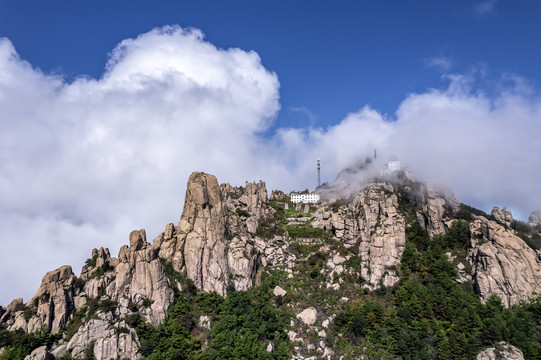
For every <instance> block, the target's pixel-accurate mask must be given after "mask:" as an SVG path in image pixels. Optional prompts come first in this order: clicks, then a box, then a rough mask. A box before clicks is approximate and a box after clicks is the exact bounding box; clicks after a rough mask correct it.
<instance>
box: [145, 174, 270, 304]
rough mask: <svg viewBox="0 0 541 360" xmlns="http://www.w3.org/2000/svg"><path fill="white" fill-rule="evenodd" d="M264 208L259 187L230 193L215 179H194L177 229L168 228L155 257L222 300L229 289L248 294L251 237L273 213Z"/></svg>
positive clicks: (253, 252) (252, 263)
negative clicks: (261, 222)
mask: <svg viewBox="0 0 541 360" xmlns="http://www.w3.org/2000/svg"><path fill="white" fill-rule="evenodd" d="M266 202H267V190H266V187H265V183H264V182H262V181H260V182H259V183H249V182H247V183H246V187H245V188H234V187H232V186H230V185H229V184H222V185H221V186H219V185H218V181H217V179H216V177H214V176H213V175H209V174H205V173H197V172H196V173H192V174H191V175H190V178H189V180H188V186H187V190H186V197H185V203H184V210H183V212H182V216H181V219H180V223H179V225H178V227H176V228H175V227H173V226H172V225H168V226H167V228H166V231H165V232H164V233H163V234H162V235H160V236H159V237H158V238H157V239H155V242H154V244H155V247H157V248H159V256H160V257H162V258H164V259H167V260H168V261H171V263H172V264H173V268H174V269H175V270H177V271H180V272H183V273H185V274H186V276H187V277H188V278H189V279H191V280H192V281H193V282H194V284H195V285H196V286H197V287H199V288H201V289H203V290H205V291H216V292H217V293H218V294H221V295H225V294H226V293H227V288H228V286H229V285H230V284H231V285H232V286H234V287H235V289H237V290H246V289H249V288H250V287H251V286H252V283H253V278H254V276H255V271H256V268H257V264H258V261H257V254H256V250H255V248H254V241H253V239H252V237H251V235H250V234H251V233H254V232H256V230H257V226H258V223H259V221H260V220H261V219H266V218H268V217H269V216H272V214H273V212H274V209H272V208H271V207H269V206H267V205H266Z"/></svg>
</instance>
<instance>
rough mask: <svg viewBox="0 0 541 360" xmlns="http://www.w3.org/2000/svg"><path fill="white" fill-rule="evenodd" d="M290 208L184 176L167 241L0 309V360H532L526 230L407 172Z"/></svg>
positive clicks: (51, 283) (197, 175)
mask: <svg viewBox="0 0 541 360" xmlns="http://www.w3.org/2000/svg"><path fill="white" fill-rule="evenodd" d="M353 185H354V186H352V184H351V183H348V186H347V189H348V190H347V191H345V190H344V189H345V187H344V186H343V179H342V180H341V183H340V185H336V186H335V185H333V184H327V185H326V186H325V187H322V188H320V189H318V190H316V191H317V192H318V193H319V194H320V196H321V200H320V201H318V202H316V203H308V204H295V203H292V202H291V201H290V198H289V196H288V195H287V194H286V193H284V192H283V191H280V190H275V191H272V192H271V194H270V195H269V194H268V192H267V188H266V185H265V183H264V182H262V181H259V182H246V184H245V186H239V187H235V186H232V185H230V184H219V182H218V180H217V179H216V177H215V176H213V175H210V174H206V173H201V172H194V173H192V174H191V175H190V177H189V179H188V184H187V188H186V196H185V203H184V208H183V210H182V213H181V215H180V221H179V222H178V224H177V225H175V224H173V223H169V224H166V225H165V227H164V232H163V233H161V234H159V235H158V236H156V237H155V238H154V239H153V241H152V243H150V242H149V241H148V240H147V234H146V231H145V230H144V229H140V230H134V231H132V232H131V233H130V234H129V236H128V237H127V245H125V246H123V247H122V248H121V249H120V251H119V253H118V256H117V257H112V256H111V254H110V252H109V250H108V249H104V248H100V249H94V250H92V252H91V254H90V257H89V258H88V260H87V261H86V263H85V265H84V266H83V268H82V271H81V274H80V275H79V276H76V275H75V274H74V273H73V270H72V268H71V267H70V266H63V267H61V268H59V269H57V270H53V271H50V272H48V273H47V274H45V276H44V277H43V280H42V283H41V285H40V287H39V289H38V290H37V292H36V294H35V295H34V297H32V299H30V300H29V301H28V302H26V303H24V302H23V299H20V298H19V299H15V300H13V301H12V302H11V303H10V304H9V305H7V306H5V307H0V359H27V360H29V359H36V360H38V359H39V360H43V359H97V360H101V359H120V358H121V359H145V358H148V359H313V360H315V359H499V358H509V359H511V358H512V359H523V358H524V359H538V358H540V357H541V345H540V344H539V341H538V339H539V338H540V336H541V331H540V329H541V316H540V315H539V314H541V297H540V295H539V294H540V293H541V253H540V252H539V248H540V247H541V216H540V215H539V214H540V213H539V212H534V213H532V215H531V216H530V217H529V222H528V223H524V222H521V221H519V220H516V219H514V218H513V216H512V214H511V212H510V211H508V210H506V209H505V208H503V209H500V208H499V207H495V208H494V209H493V210H492V212H491V214H490V215H489V214H486V213H484V212H483V211H481V210H478V209H475V208H472V207H470V206H468V205H465V204H462V203H460V201H459V200H457V199H456V198H455V197H454V196H453V195H452V194H450V193H449V192H448V191H443V190H439V189H437V188H436V187H434V186H433V185H431V184H427V183H421V182H419V181H417V180H415V178H414V177H413V175H412V174H411V173H409V172H407V171H405V172H404V171H403V172H396V173H393V174H390V175H389V174H388V175H387V176H385V177H379V178H371V179H369V180H363V181H358V182H357V183H355V184H353Z"/></svg>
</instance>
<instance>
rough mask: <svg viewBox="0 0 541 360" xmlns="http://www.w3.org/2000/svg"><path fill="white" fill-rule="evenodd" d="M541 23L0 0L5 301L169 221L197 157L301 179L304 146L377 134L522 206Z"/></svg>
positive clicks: (510, 16) (485, 16)
mask: <svg viewBox="0 0 541 360" xmlns="http://www.w3.org/2000/svg"><path fill="white" fill-rule="evenodd" d="M540 24H541V3H540V2H534V1H513V2H512V1H496V0H485V1H227V2H225V1H204V2H201V1H198V2H196V1H159V2H156V1H152V2H150V1H129V2H128V1H47V2H44V1H42V2H38V1H35V2H28V1H1V2H0V114H2V116H0V242H1V246H2V249H3V253H5V254H10V256H9V257H4V258H3V259H2V260H3V261H2V262H0V284H2V289H1V290H2V291H0V304H1V305H6V304H8V303H9V301H11V299H13V298H15V297H20V296H23V297H24V300H25V301H26V300H28V299H29V298H30V297H31V296H32V295H33V293H34V291H35V290H36V289H37V288H38V286H39V283H40V280H41V277H42V276H43V274H45V272H46V271H49V270H52V269H55V268H58V267H60V266H62V265H64V264H72V265H73V267H74V271H75V273H77V274H78V273H79V271H80V268H81V266H82V264H83V263H84V260H85V259H86V258H88V257H89V256H90V254H91V249H92V248H94V247H100V246H104V247H109V248H110V250H111V253H112V254H116V252H117V251H118V249H119V248H120V246H122V245H124V244H126V243H127V241H128V234H129V233H130V231H131V230H133V229H141V228H145V229H146V230H147V234H148V237H149V239H152V238H153V237H155V236H157V235H158V234H159V233H160V232H162V231H163V229H164V228H165V225H166V224H167V223H170V222H172V223H177V222H178V219H179V218H180V213H181V210H182V206H183V199H184V193H185V190H186V181H187V179H188V176H189V174H190V173H191V172H192V171H206V172H209V173H211V174H214V175H216V176H217V178H218V181H219V182H220V183H223V182H230V183H231V184H232V185H234V186H238V185H244V181H258V180H265V181H266V183H267V189H268V191H269V192H270V191H271V190H273V189H281V190H284V191H291V190H301V189H305V188H310V189H313V188H314V187H315V186H316V184H317V173H316V159H318V158H320V159H321V170H322V173H321V177H322V181H332V180H333V179H334V178H335V176H336V174H337V173H338V172H339V171H340V170H342V169H344V168H345V167H348V166H352V165H355V164H356V163H358V162H359V161H362V160H364V159H365V157H366V156H369V155H371V154H372V153H373V150H374V149H375V148H376V149H377V150H378V154H379V155H378V161H376V162H375V163H374V165H373V166H374V167H375V168H382V167H383V166H384V162H385V161H386V160H387V159H389V157H390V156H393V155H397V156H398V157H399V158H400V160H401V162H402V164H403V166H407V167H409V168H410V169H411V170H412V171H413V173H414V174H415V176H417V177H418V178H419V179H421V180H427V181H430V182H432V183H433V184H435V185H436V186H438V187H440V188H441V187H443V188H447V189H451V190H453V191H454V193H455V195H456V197H457V198H458V199H459V200H461V201H462V202H465V203H467V204H470V205H473V206H476V207H478V208H481V209H483V210H485V211H490V210H491V209H492V207H493V206H500V207H504V206H505V207H507V208H508V209H510V210H511V211H512V212H513V214H514V215H515V216H516V217H518V218H519V219H522V220H525V221H527V220H528V215H529V214H530V212H532V211H534V210H541V192H539V179H541V158H540V156H539V154H541V141H539V134H541V93H540V90H539V89H540V86H541V71H539V64H541V42H540V41H539V39H541V25H540ZM376 170H377V169H376ZM28 259H32V260H33V264H32V266H24V267H23V268H21V264H27V263H28ZM34 260H35V261H34Z"/></svg>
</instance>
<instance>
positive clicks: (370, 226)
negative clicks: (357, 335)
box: [313, 184, 406, 289]
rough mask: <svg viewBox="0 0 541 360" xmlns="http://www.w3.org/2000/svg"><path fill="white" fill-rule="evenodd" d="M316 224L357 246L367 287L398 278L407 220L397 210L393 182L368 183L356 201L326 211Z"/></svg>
mask: <svg viewBox="0 0 541 360" xmlns="http://www.w3.org/2000/svg"><path fill="white" fill-rule="evenodd" d="M313 226H316V227H320V228H323V229H332V231H333V233H334V234H335V236H336V237H337V238H339V239H342V240H343V241H344V242H345V243H346V244H348V246H350V247H353V246H357V247H358V249H359V254H360V256H361V258H362V268H361V275H362V276H363V278H364V279H365V280H366V286H367V287H368V288H371V289H373V288H375V287H378V286H379V285H381V284H383V285H385V286H392V285H394V284H395V283H396V282H397V281H398V276H397V273H396V266H397V265H398V264H399V262H400V257H401V256H402V252H403V250H404V245H405V242H406V238H405V220H404V216H403V215H401V214H399V213H398V197H397V196H396V195H395V194H394V188H393V186H392V185H390V184H386V185H381V186H369V187H367V188H365V189H364V190H362V191H361V192H359V193H358V194H357V195H356V196H355V198H354V200H353V202H352V203H351V204H349V205H347V206H342V207H340V208H338V209H337V211H336V212H331V211H328V212H325V213H324V214H323V216H322V218H321V219H317V220H316V221H314V222H313Z"/></svg>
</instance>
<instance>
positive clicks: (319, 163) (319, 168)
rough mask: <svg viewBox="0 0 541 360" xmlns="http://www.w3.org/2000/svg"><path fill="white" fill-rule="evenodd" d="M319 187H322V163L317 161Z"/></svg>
mask: <svg viewBox="0 0 541 360" xmlns="http://www.w3.org/2000/svg"><path fill="white" fill-rule="evenodd" d="M317 186H318V187H319V186H321V162H320V161H319V159H317Z"/></svg>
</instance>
